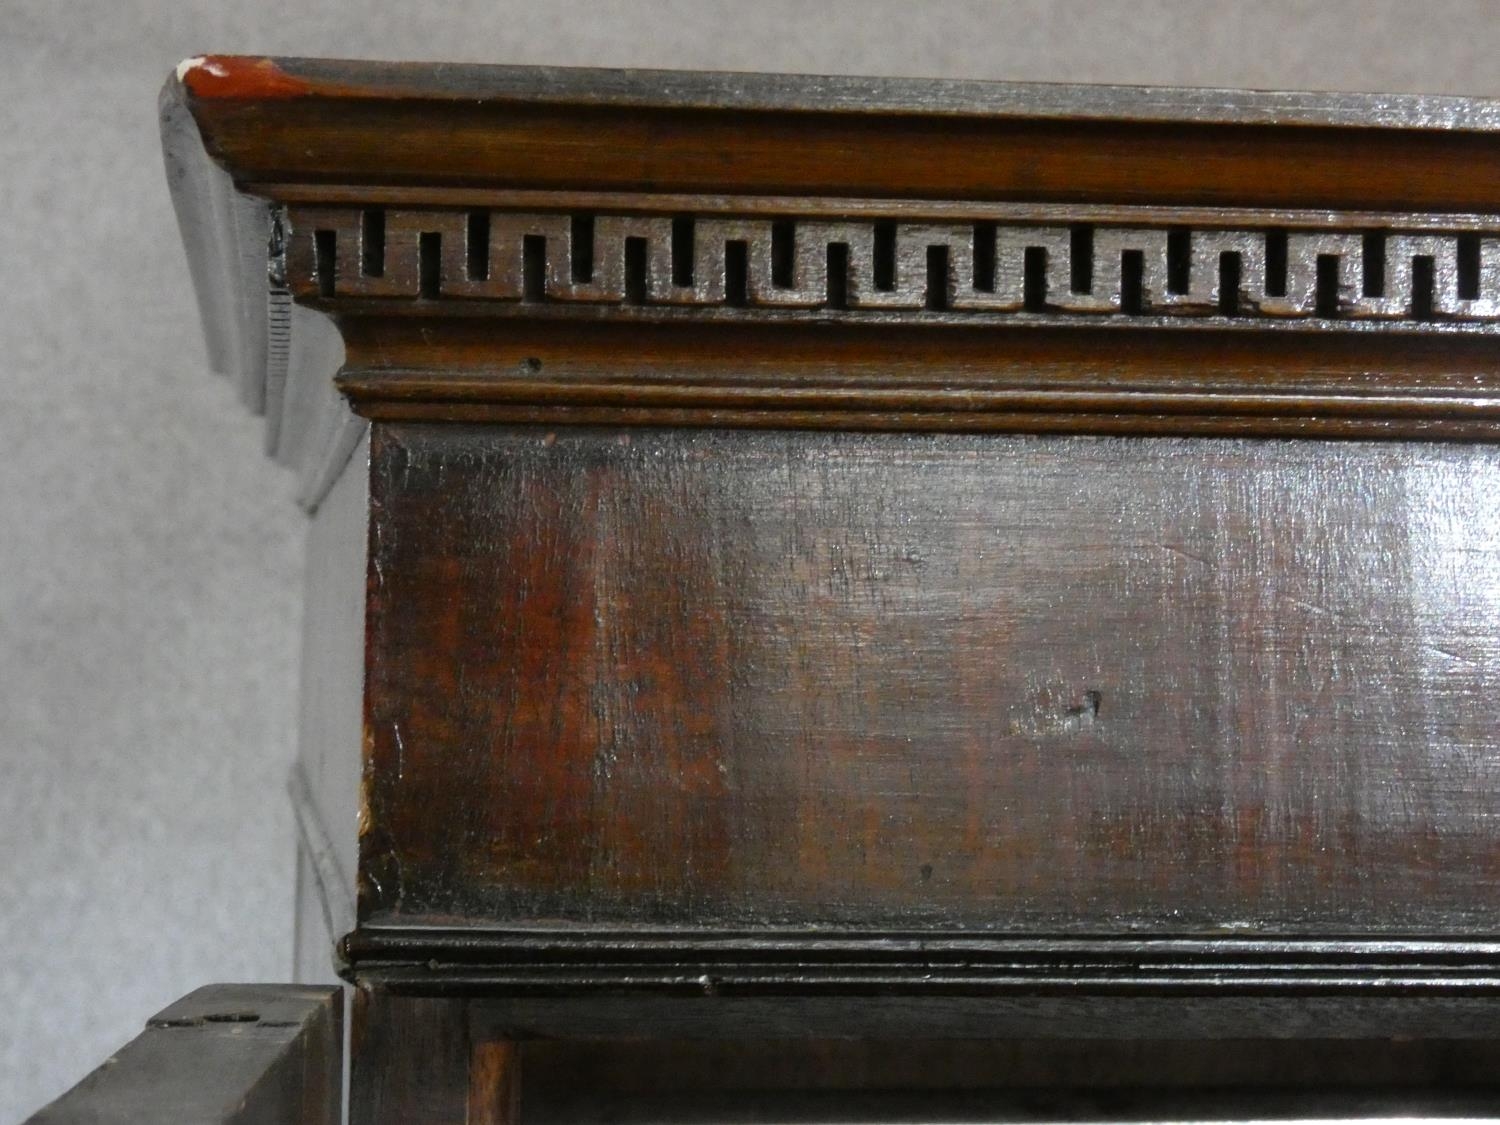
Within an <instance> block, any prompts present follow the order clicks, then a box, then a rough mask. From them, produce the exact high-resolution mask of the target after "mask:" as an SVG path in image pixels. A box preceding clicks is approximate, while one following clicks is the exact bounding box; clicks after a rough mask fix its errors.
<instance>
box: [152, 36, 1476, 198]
mask: <svg viewBox="0 0 1500 1125" xmlns="http://www.w3.org/2000/svg"><path fill="white" fill-rule="evenodd" d="M180 90H181V95H180V96H182V97H183V98H184V99H185V100H186V101H187V102H188V104H189V105H190V106H191V108H192V111H193V114H194V117H195V118H196V119H197V121H198V122H199V124H200V127H201V128H202V129H203V131H204V135H205V142H206V144H207V145H208V147H209V149H210V151H211V152H213V153H214V155H215V156H216V157H218V159H219V160H221V161H222V162H223V163H224V164H225V165H226V166H227V167H229V168H230V169H231V170H232V172H233V174H234V176H235V178H236V179H237V180H239V181H240V182H244V183H247V184H253V185H255V189H256V191H257V192H266V193H268V194H277V193H279V192H280V191H281V190H282V186H283V185H289V184H292V183H304V184H323V185H346V184H349V185H382V186H386V185H389V186H392V187H396V186H404V185H421V186H423V187H424V188H426V187H432V186H439V185H444V186H463V187H471V188H472V187H491V188H528V189H538V190H569V189H573V190H583V189H586V190H601V191H626V192H635V191H641V190H650V191H658V192H692V193H716V192H752V193H757V194H768V195H790V196H800V195H829V194H843V195H875V196H888V197H903V198H913V197H916V198H922V197H926V198H952V199H977V198H984V199H1021V200H1025V201H1028V202H1036V201H1042V200H1064V201H1070V202H1087V201H1103V202H1107V203H1121V202H1166V203H1172V204H1176V205H1194V204H1207V205H1213V206H1231V207H1232V206H1267V207H1311V208H1328V207H1343V208H1351V209H1380V208H1383V207H1390V208H1397V209H1403V210H1405V209H1413V210H1425V209H1431V210H1437V211H1482V210H1486V209H1489V208H1491V207H1492V206H1493V203H1494V194H1493V187H1492V186H1491V185H1493V183H1494V182H1495V180H1496V177H1497V175H1500V148H1497V147H1496V145H1495V143H1494V140H1493V134H1494V133H1495V132H1496V129H1497V121H1500V114H1497V113H1496V112H1495V109H1494V107H1493V105H1491V104H1489V103H1484V102H1476V101H1474V100H1472V99H1458V98H1430V97H1416V96H1408V97H1399V96H1398V97H1392V96H1389V95H1385V96H1380V97H1370V96H1366V97H1360V96H1359V95H1329V96H1323V97H1318V96H1315V95H1264V94H1249V93H1244V92H1239V91H1187V92H1184V91H1167V90H1150V89H1133V90H1122V89H1112V88H1109V87H1096V88H1089V87H1068V86H1016V85H1006V84H1002V83H981V82H974V83H961V82H959V83H951V82H950V83H944V82H903V81H900V80H890V79H884V80H880V79H839V78H821V77H811V76H788V75H693V74H678V73H670V72H650V71H638V72H620V71H614V72H611V71H567V70H559V69H546V68H535V69H533V68H523V67H446V68H444V69H443V71H442V72H441V73H439V72H437V71H434V70H433V69H432V68H429V67H422V66H401V65H394V64H380V63H340V62H332V61H323V60H306V59H240V58H231V57H224V56H216V57H209V58H206V59H202V60H194V61H193V62H191V63H189V64H185V65H184V68H183V70H182V77H181V86H180ZM436 118H441V120H442V122H443V128H442V129H441V130H440V131H439V130H435V129H433V128H432V123H433V121H434V119H436ZM1372 126H1379V127H1378V128H1372ZM1452 167H1462V168H1463V169H1464V174H1463V175H1462V176H1451V175H1448V174H1447V170H1448V169H1449V168H1452Z"/></svg>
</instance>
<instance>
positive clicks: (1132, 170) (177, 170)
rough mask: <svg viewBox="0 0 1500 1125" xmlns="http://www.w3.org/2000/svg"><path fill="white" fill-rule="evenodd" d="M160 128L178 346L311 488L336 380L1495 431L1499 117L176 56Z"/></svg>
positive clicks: (1189, 422)
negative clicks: (186, 339)
mask: <svg viewBox="0 0 1500 1125" xmlns="http://www.w3.org/2000/svg"><path fill="white" fill-rule="evenodd" d="M161 104H162V122H163V134H164V138H165V144H166V150H167V164H168V171H169V178H170V180H171V183H172V188H173V195H174V199H175V201H176V205H177V208H178V214H179V218H180V220H181V224H182V228H183V233H184V237H185V240H186V241H187V243H188V247H189V258H190V261H191V263H192V266H193V274H194V281H195V284H196V287H197V291H198V294H199V300H200V304H201V307H202V310H203V316H204V322H205V328H206V332H207V336H208V340H209V348H210V354H211V358H212V359H213V362H214V365H215V366H216V367H217V368H219V369H220V370H225V371H230V372H232V373H234V374H235V375H236V376H237V378H238V381H239V385H240V387H241V390H242V393H243V395H244V397H245V398H246V399H247V401H248V402H249V403H250V404H251V405H252V406H254V407H255V408H257V409H261V410H264V411H265V412H266V413H267V414H268V416H269V419H270V426H269V432H270V445H271V448H272V451H273V452H274V453H275V454H276V455H277V456H278V457H279V458H280V459H281V460H283V461H287V462H289V463H292V464H294V465H296V466H297V467H298V468H299V470H300V471H301V473H302V476H303V495H304V499H306V500H307V501H308V502H309V503H315V502H316V500H317V498H318V496H319V495H320V494H321V491H322V490H323V489H324V488H326V486H327V483H328V481H329V480H331V479H332V474H333V473H334V472H335V471H336V469H337V466H338V465H339V464H341V463H342V462H341V458H345V457H347V455H348V451H349V450H350V449H352V448H353V446H354V444H355V442H356V441H357V437H358V433H359V427H360V423H359V422H358V421H357V420H356V419H355V417H354V416H353V415H351V414H350V413H349V411H348V407H347V406H346V404H345V398H341V397H340V393H339V390H336V389H335V385H334V382H333V378H332V376H333V373H334V370H335V369H340V370H341V374H340V375H339V382H338V388H339V389H340V390H341V392H342V395H343V396H345V397H346V398H347V401H348V402H349V403H352V404H353V407H354V409H355V411H357V412H358V413H359V414H360V415H363V416H367V417H373V418H425V419H433V420H476V421H482V420H491V421H505V422H523V423H539V424H547V425H560V424H568V423H571V422H585V423H615V424H633V425H635V424H639V425H704V424H710V425H735V426H739V425H745V426H775V427H783V426H794V427H820V428H856V429H868V428H882V429H919V430H920V429H959V430H1017V431H1060V432H1093V433H1221V434H1294V435H1312V436H1358V437H1442V438H1484V437H1490V436H1493V434H1494V433H1495V427H1496V423H1497V421H1500V374H1497V372H1496V370H1495V364H1494V362H1493V358H1494V356H1495V347H1496V345H1495V339H1496V333H1497V332H1500V187H1497V185H1500V103H1495V102H1488V101H1481V100H1474V99H1465V98H1451V97H1424V96H1413V95H1408V96H1378V95H1352V94H1328V95H1317V94H1274V93H1251V92H1231V91H1213V90H1162V89H1148V88H1121V87H1069V86H1048V85H1015V84H993V83H976V82H943V81H910V80H892V79H860V78H818V77H798V76H770V75H735V74H689V73H675V72H651V71H633V72H632V71H602V70H564V69H556V68H531V67H475V66H441V67H433V66H412V65H397V64H387V63H350V62H331V61H315V60H292V59H250V58H235V57H205V58H200V59H194V60H189V61H188V62H186V63H184V64H183V65H182V67H180V68H179V70H178V72H177V73H176V74H175V75H174V76H173V77H172V78H171V79H170V80H169V82H168V84H167V86H166V89H165V90H164V91H163V95H162V103H161ZM330 325H332V326H336V327H337V330H338V331H337V332H334V331H333V329H332V328H331V327H330Z"/></svg>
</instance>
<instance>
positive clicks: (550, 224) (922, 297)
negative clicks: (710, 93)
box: [286, 207, 1500, 328]
mask: <svg viewBox="0 0 1500 1125" xmlns="http://www.w3.org/2000/svg"><path fill="white" fill-rule="evenodd" d="M1335 221H1336V220H1335ZM1430 223H1431V219H1430V217H1426V216H1424V217H1422V219H1419V220H1418V221H1417V222H1415V223H1413V224H1412V226H1413V228H1414V229H1397V230H1393V231H1386V230H1359V229H1356V228H1354V227H1352V225H1345V226H1343V227H1338V226H1333V227H1331V228H1328V227H1325V228H1323V229H1305V230H1292V231H1287V230H1286V229H1284V228H1275V227H1272V228H1269V229H1267V228H1264V227H1255V228H1242V229H1232V228H1231V229H1224V228H1198V229H1194V228H1190V227H1186V226H1168V225H1156V226H1151V227H1148V226H1094V225H1091V224H1071V225H1067V226H1064V225H1050V226H1041V225H1022V224H1016V223H1011V222H1004V221H996V220H993V219H991V220H986V219H982V218H981V219H977V220H974V221H968V222H953V221H947V222H900V223H897V222H892V221H868V220H843V221H840V220H830V219H821V218H819V219H803V218H793V217H783V218H769V217H753V218H744V217H725V216H721V215H716V214H710V215H686V216H679V217H675V218H671V217H666V216H662V215H652V214H634V215H632V214H615V213H601V214H592V213H590V214H578V213H574V214H571V215H570V214H566V213H555V212H552V213H549V212H508V211H492V210H467V211H461V210H448V209H426V210H416V209H389V210H387V209H383V208H332V207H321V208H314V207H294V208H291V209H290V212H289V215H288V225H289V227H290V233H289V244H288V250H287V260H286V277H287V283H288V284H289V285H290V286H291V289H292V292H293V293H294V294H295V296H296V297H297V298H298V299H300V300H303V301H308V302H315V303H320V304H321V305H322V306H323V307H328V308H336V307H337V302H338V301H340V300H342V299H349V298H352V299H371V298H376V299H379V298H392V299H397V300H398V301H401V302H402V303H404V302H405V301H409V300H412V299H422V300H425V301H435V302H441V301H451V302H474V301H489V302H524V303H529V304H542V303H549V304H558V305H562V306H580V305H595V306H608V307H614V308H618V307H622V306H629V305H634V306H646V307H651V306H669V307H678V308H689V309H701V310H710V309H711V310H729V311H732V312H733V313H734V314H737V315H739V316H742V317H746V316H750V317H753V316H754V315H755V314H757V313H760V312H762V311H767V310H806V311H808V312H822V311H846V312H851V313H862V312H896V313H900V314H902V315H901V319H902V320H903V321H910V322H912V323H923V322H924V321H927V320H930V319H934V318H931V317H929V315H928V314H930V313H950V314H967V313H974V314H983V313H988V314H1018V313H1028V312H1029V313H1045V312H1051V313H1065V314H1079V315H1081V316H1083V317H1086V318H1098V317H1101V316H1112V317H1124V318H1139V317H1152V316H1168V317H1183V318H1193V320H1195V321H1197V322H1199V323H1202V322H1205V321H1207V322H1214V321H1225V320H1234V319H1239V318H1246V317H1249V318H1257V319H1273V320H1289V319H1300V320H1307V319H1314V318H1315V319H1317V320H1319V321H1323V322H1326V324H1323V325H1320V327H1328V326H1336V325H1339V324H1342V323H1346V322H1350V321H1391V322H1406V323H1410V324H1430V323H1437V322H1455V323H1462V324H1466V325H1474V326H1480V327H1485V328H1492V327H1494V326H1496V325H1500V234H1489V233H1484V232H1482V231H1480V230H1446V231H1444V230H1433V229H1430ZM401 307H402V306H401V304H397V305H394V306H392V307H390V308H389V309H387V310H386V311H387V313H392V314H393V313H396V312H399V311H400V310H401ZM783 319H784V318H783ZM945 319H948V320H952V319H954V318H953V317H948V318H945Z"/></svg>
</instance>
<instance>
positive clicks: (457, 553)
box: [360, 424, 1500, 935]
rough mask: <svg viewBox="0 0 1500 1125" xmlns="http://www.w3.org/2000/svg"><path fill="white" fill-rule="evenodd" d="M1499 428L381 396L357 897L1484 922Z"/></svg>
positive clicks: (935, 916) (1309, 922) (1491, 904)
mask: <svg viewBox="0 0 1500 1125" xmlns="http://www.w3.org/2000/svg"><path fill="white" fill-rule="evenodd" d="M1497 485H1500V455H1497V453H1496V452H1495V451H1493V450H1491V449H1488V448H1481V447H1464V446H1442V445H1434V446H1415V445H1406V444H1392V443H1374V444H1363V443H1348V442H1345V443H1329V442H1313V441H1302V442H1281V441H1235V440H1221V439H1215V440H1198V441H1193V440H1171V439H1149V440H1139V439H1138V440H1121V439H1112V438H1045V439H1037V438H1025V437H993V436H991V437H984V436H970V435H961V434H949V435H928V434H839V435H829V434H811V433H793V432H778V431H768V432H752V431H723V432H713V431H695V430H651V429H635V430H631V429H622V430H593V429H587V428H566V427H565V428H561V429H557V430H555V431H549V430H545V429H543V428H540V427H536V428H526V427H519V428H501V427H487V428H479V427H469V426H462V425H428V424H377V425H376V427H375V433H374V437H373V442H372V480H371V504H372V528H373V532H372V534H373V539H372V544H371V569H370V604H369V611H368V613H369V616H368V634H367V636H368V657H367V658H368V673H367V702H366V709H367V723H368V729H367V740H368V753H369V754H370V756H371V757H370V762H369V764H368V766H367V782H366V784H367V786H368V791H367V801H368V808H367V810H366V823H367V826H368V830H367V832H366V833H365V835H364V836H363V839H362V871H363V873H364V878H363V883H362V886H361V888H360V890H361V903H360V910H361V916H362V917H363V918H364V919H365V920H366V921H367V922H370V921H373V922H381V921H384V922H392V921H396V922H408V923H410V922H428V921H432V922H437V921H442V922H454V921H459V922H462V921H464V920H472V921H474V922H476V923H484V924H488V925H492V926H493V925H506V924H516V923H539V922H567V923H574V924H579V925H585V926H593V925H601V926H618V925H629V924H652V925H665V926H693V927H702V926H725V927H738V928H757V927H782V928H787V927H792V928H798V927H818V926H825V925H826V926H846V927H847V926H854V927H860V928H866V929H872V928H873V929H879V928H895V929H899V928H913V927H925V928H935V929H964V930H983V931H991V932H1002V931H1009V932H1033V933H1047V932H1079V933H1085V932H1087V933H1104V932H1116V933H1117V932H1120V931H1137V932H1150V933H1164V934H1179V933H1215V932H1229V933H1287V934H1298V933H1307V934H1312V933H1330V932H1333V933H1349V934H1387V935H1391V934H1418V933H1453V932H1455V931H1466V932H1493V931H1494V929H1495V923H1496V920H1497V918H1496V915H1497V910H1496V905H1495V900H1494V896H1493V892H1492V886H1493V882H1494V879H1495V877H1496V873H1497V865H1500V830H1497V813H1500V798H1497V797H1496V796H1495V793H1496V790H1497V785H1496V782H1497V781H1500V754H1497V753H1496V741H1497V740H1496V736H1495V731H1494V722H1493V718H1492V716H1491V714H1490V712H1489V700H1490V699H1491V697H1492V696H1493V687H1494V683H1495V675H1496V670H1497V668H1500V645H1497V637H1500V628H1497V626H1500V596H1497V595H1496V594H1495V592H1494V591H1495V590H1496V588H1497V587H1496V582H1495V578H1496V573H1497V568H1500V554H1497V553H1500V532H1497V531H1496V530H1495V529H1496V528H1497V527H1500V523H1497V521H1496V516H1497V515H1500V512H1497V511H1496V508H1497V504H1500V500H1497V497H1500V488H1497Z"/></svg>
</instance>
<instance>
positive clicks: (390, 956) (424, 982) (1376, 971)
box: [340, 924, 1500, 997]
mask: <svg viewBox="0 0 1500 1125" xmlns="http://www.w3.org/2000/svg"><path fill="white" fill-rule="evenodd" d="M340 951H341V960H342V963H343V965H344V972H345V974H346V976H347V977H348V978H349V979H351V980H358V979H362V978H365V977H369V976H371V975H372V974H374V975H378V976H379V978H380V979H381V980H382V981H383V982H384V983H386V984H389V985H391V986H393V987H397V988H401V989H405V990H407V991H412V992H418V993H432V994H441V993H446V992H451V991H463V992H465V993H470V994H472V993H476V992H478V993H482V992H485V991H490V992H493V993H496V994H504V995H510V996H545V995H577V994H579V993H588V992H599V991H608V992H624V993H639V994H660V995H672V996H684V997H691V996H747V997H748V996H776V995H796V996H817V995H825V996H836V995H847V994H858V993H861V992H866V991H868V990H870V989H872V988H878V989H879V990H880V991H881V993H882V994H892V993H894V994H903V995H932V994H964V995H974V996H985V995H1042V994H1059V995H1076V994H1082V993H1117V994H1128V995H1136V996H1176V995H1182V994H1185V993H1212V994H1218V995H1242V996H1243V995H1271V994H1280V995H1284V994H1287V993H1298V994H1308V995H1328V996H1339V995H1357V994H1361V993H1372V992H1373V993H1380V994H1385V995H1392V994H1398V993H1399V994H1409V995H1484V996H1490V997H1500V942H1496V941H1494V940H1489V939H1483V938H1453V939H1444V938H1431V937H1426V938H1417V937H1408V938H1399V937H1366V938H1355V937H1350V938H1311V937H1306V938H1303V937H1253V936H1245V935H1224V936H1157V937H1153V936H1146V935H1130V934H1118V935H1098V936H1080V937H1060V936H1025V935H1005V934H993V933H963V932H957V933H954V932H948V933H893V932H879V931H874V932H867V933H865V932H850V933H843V934H837V933H830V932H820V931H808V932H771V931H768V932H763V933H762V932H754V931H750V932H728V931H726V932H709V931H703V932H699V931H684V930H676V931H651V930H628V929H627V930H616V931H611V930H608V929H602V928H589V927H579V928H577V929H573V930H564V929H536V928H530V929H510V930H505V929H490V928H480V927H475V928H470V929H465V928H445V927H441V926H433V927H424V926H418V925H390V924H379V925H370V924H366V925H363V926H361V927H359V928H357V929H355V930H353V931H352V932H350V933H349V934H347V935H346V936H345V937H344V938H343V939H342V941H341V943H340Z"/></svg>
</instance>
